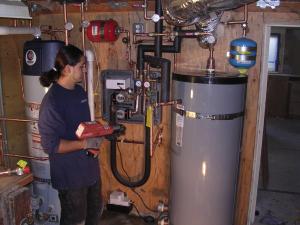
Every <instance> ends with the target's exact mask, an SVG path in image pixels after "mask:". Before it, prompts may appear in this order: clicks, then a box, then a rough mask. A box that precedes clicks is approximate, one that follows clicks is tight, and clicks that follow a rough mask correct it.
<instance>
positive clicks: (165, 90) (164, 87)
mask: <svg viewBox="0 0 300 225" xmlns="http://www.w3.org/2000/svg"><path fill="white" fill-rule="evenodd" d="M144 60H145V62H148V63H149V65H150V66H151V67H154V68H157V67H160V68H161V99H160V101H161V102H168V101H169V100H170V72H171V61H170V60H168V59H164V58H158V57H155V56H150V55H145V56H144Z"/></svg>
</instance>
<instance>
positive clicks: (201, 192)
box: [169, 73, 247, 225]
mask: <svg viewBox="0 0 300 225" xmlns="http://www.w3.org/2000/svg"><path fill="white" fill-rule="evenodd" d="M246 82H247V78H246V77H243V76H234V75H228V74H216V76H214V77H208V76H204V75H203V74H199V73H194V74H192V73H191V74H186V73H184V74H178V73H177V74H176V73H175V74H173V93H174V94H173V99H181V100H182V105H180V106H177V108H173V112H172V143H171V146H172V149H171V187H170V188H171V190H170V202H169V205H170V223H171V225H187V224H188V225H232V224H233V215H234V207H235V193H236V184H237V174H238V164H239V152H240V143H241V133H242V123H243V111H244V98H245V90H246Z"/></svg>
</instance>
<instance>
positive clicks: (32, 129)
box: [23, 39, 64, 225]
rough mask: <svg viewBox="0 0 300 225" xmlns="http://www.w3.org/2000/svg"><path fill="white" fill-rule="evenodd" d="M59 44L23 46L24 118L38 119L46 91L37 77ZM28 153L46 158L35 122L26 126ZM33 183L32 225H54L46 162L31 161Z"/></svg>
mask: <svg viewBox="0 0 300 225" xmlns="http://www.w3.org/2000/svg"><path fill="white" fill-rule="evenodd" d="M63 45H64V43H63V42H61V41H42V40H40V39H37V40H33V41H28V42H26V43H25V44H24V60H23V62H24V63H23V88H24V100H25V113H26V116H27V118H28V119H32V120H38V118H39V109H40V104H41V101H42V99H43V97H44V95H45V93H46V92H47V90H48V89H47V88H44V87H42V85H41V84H40V82H39V77H40V75H41V74H42V73H43V72H46V71H48V70H50V69H51V68H52V67H53V66H54V60H55V56H56V54H57V52H58V50H59V48H60V47H62V46H63ZM27 137H28V145H29V146H28V148H29V154H30V155H31V156H34V157H48V155H47V154H46V153H45V152H44V150H43V148H42V146H41V137H40V134H39V130H38V124H37V122H29V123H28V125H27ZM31 167H32V173H33V176H34V181H33V190H32V191H33V194H32V209H33V210H34V213H35V215H34V218H37V221H35V224H43V225H58V224H59V217H60V211H61V209H60V202H59V198H58V192H57V191H56V190H55V189H53V188H52V186H51V179H50V165H49V160H45V161H40V160H31Z"/></svg>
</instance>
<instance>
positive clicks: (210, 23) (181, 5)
mask: <svg viewBox="0 0 300 225" xmlns="http://www.w3.org/2000/svg"><path fill="white" fill-rule="evenodd" d="M250 2H253V0H162V5H163V11H164V18H165V19H166V22H167V23H170V24H172V25H176V26H190V25H193V24H195V26H196V28H197V29H198V30H199V31H200V32H206V33H211V35H204V36H201V37H199V38H198V41H199V44H200V45H201V46H202V47H205V46H208V45H213V44H214V43H215V42H216V37H215V35H214V31H215V29H216V28H217V25H218V24H219V22H220V20H221V17H222V14H223V11H225V10H229V9H234V8H238V7H241V6H243V5H245V4H248V3H250Z"/></svg>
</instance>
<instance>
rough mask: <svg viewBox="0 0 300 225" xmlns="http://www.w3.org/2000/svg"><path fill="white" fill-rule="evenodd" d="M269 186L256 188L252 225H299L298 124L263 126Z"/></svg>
mask: <svg viewBox="0 0 300 225" xmlns="http://www.w3.org/2000/svg"><path fill="white" fill-rule="evenodd" d="M266 126H267V140H268V142H267V143H268V152H269V155H268V159H269V176H270V177H269V182H268V186H267V187H266V188H265V189H264V188H263V187H262V185H261V184H260V185H259V189H258V198H257V207H256V210H257V211H258V212H259V215H257V216H256V218H255V223H254V225H300V120H291V119H280V118H269V119H268V120H267V123H266Z"/></svg>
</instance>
